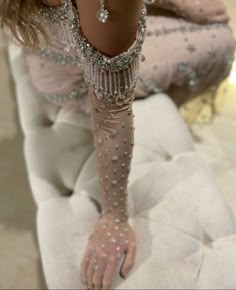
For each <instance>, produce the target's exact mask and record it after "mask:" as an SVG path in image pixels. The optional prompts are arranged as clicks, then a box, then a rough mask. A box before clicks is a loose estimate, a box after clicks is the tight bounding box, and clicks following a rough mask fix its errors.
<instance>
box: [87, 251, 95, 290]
mask: <svg viewBox="0 0 236 290" xmlns="http://www.w3.org/2000/svg"><path fill="white" fill-rule="evenodd" d="M97 261H98V259H97V257H96V255H95V253H93V254H92V256H91V258H90V261H89V265H88V270H87V281H88V282H87V285H88V288H89V289H93V274H94V271H95V269H94V267H95V266H96V265H97Z"/></svg>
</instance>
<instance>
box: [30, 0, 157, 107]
mask: <svg viewBox="0 0 236 290" xmlns="http://www.w3.org/2000/svg"><path fill="white" fill-rule="evenodd" d="M151 2H153V1H150V0H149V1H148V0H144V1H143V7H142V10H141V14H140V21H139V24H138V31H137V37H136V40H135V42H134V43H133V45H132V46H131V47H130V49H129V50H128V51H126V52H124V53H122V54H120V55H119V56H116V57H112V58H111V57H106V56H104V55H103V54H102V53H100V52H99V51H97V50H96V49H95V48H93V47H92V46H91V45H90V43H89V42H88V41H87V39H86V38H85V37H84V36H83V34H82V32H81V29H80V20H79V14H78V11H77V9H76V8H75V7H74V6H73V3H72V1H71V0H65V1H64V4H63V5H61V6H56V7H48V6H46V5H44V4H40V6H39V10H38V14H37V16H36V18H37V20H38V21H40V23H41V24H42V25H43V27H44V29H45V32H46V35H47V36H48V39H47V41H45V39H44V37H43V35H40V36H39V39H40V47H39V49H38V50H37V51H29V50H27V55H28V57H27V59H28V63H29V66H30V65H31V64H32V62H33V63H34V67H33V69H32V70H31V75H32V77H33V81H34V83H35V87H36V88H37V89H38V90H39V91H41V92H42V93H43V94H44V97H48V98H49V99H51V100H52V99H53V100H57V101H59V100H60V99H61V101H62V100H64V101H65V100H67V101H68V99H75V98H77V99H78V98H81V96H84V95H85V94H86V89H87V88H88V86H87V84H90V85H94V86H95V91H96V93H97V95H99V96H100V98H103V97H104V96H105V95H106V96H107V97H108V98H110V99H111V101H112V100H113V99H114V95H115V97H116V102H120V103H121V104H122V103H124V102H125V96H126V95H127V94H131V93H132V91H133V90H134V87H135V83H136V81H137V77H138V69H139V60H140V58H139V56H140V55H141V47H142V44H143V42H144V38H145V32H146V16H147V9H146V5H147V4H150V3H151ZM46 59H47V63H46V64H45V63H44V61H46ZM88 59H89V62H86V60H88ZM49 63H50V65H51V68H52V67H56V66H57V64H60V65H64V68H62V71H63V69H65V67H66V69H67V70H69V69H70V67H71V69H72V70H73V71H75V67H76V70H77V75H78V74H79V75H81V74H82V73H83V74H84V80H83V77H82V78H81V82H80V88H79V89H77V92H76V91H75V90H72V89H70V90H69V87H68V91H66V90H65V91H63V92H61V93H63V94H61V96H62V97H61V98H60V96H59V95H60V94H59V92H57V93H56V94H54V95H53V94H51V90H50V89H49V90H47V87H48V85H50V83H49V84H48V85H47V84H46V85H45V84H42V80H43V81H44V80H45V79H46V80H47V81H48V78H45V75H46V74H47V73H45V69H44V72H43V69H42V68H45V67H48V65H49ZM31 66H32V65H31ZM121 68H122V69H126V74H120V73H119V71H120V69H121ZM94 70H96V74H95V75H96V76H97V77H96V78H95V79H92V74H93V72H94ZM51 71H52V69H51ZM105 71H107V73H109V75H108V77H109V79H108V81H107V76H106V73H105ZM134 71H136V72H137V73H136V74H134V73H133V72H134ZM54 73H56V71H55V72H54ZM52 78H53V76H50V78H49V79H52ZM65 78H66V77H65ZM40 82H41V83H40ZM64 82H65V83H66V79H65V80H64ZM82 83H83V85H82V90H81V84H82ZM45 88H46V90H45Z"/></svg>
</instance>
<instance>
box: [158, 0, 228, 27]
mask: <svg viewBox="0 0 236 290" xmlns="http://www.w3.org/2000/svg"><path fill="white" fill-rule="evenodd" d="M153 6H155V7H159V8H163V9H166V10H170V11H172V12H175V13H176V14H177V15H180V16H182V17H184V18H186V19H187V20H190V21H193V22H196V23H199V24H207V23H228V21H229V17H228V15H227V12H226V9H225V7H224V5H223V3H222V1H221V0H198V1H192V0H190V1H189V0H187V1H186V0H156V2H155V3H154V4H153Z"/></svg>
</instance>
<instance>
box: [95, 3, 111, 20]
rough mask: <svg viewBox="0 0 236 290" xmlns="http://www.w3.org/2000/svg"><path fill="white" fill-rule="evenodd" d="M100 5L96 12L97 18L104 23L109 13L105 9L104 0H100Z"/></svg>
mask: <svg viewBox="0 0 236 290" xmlns="http://www.w3.org/2000/svg"><path fill="white" fill-rule="evenodd" d="M100 5H101V7H100V9H99V10H98V12H97V19H98V20H99V21H100V22H102V23H106V22H107V20H108V17H109V13H108V11H107V10H106V9H105V5H104V0H100Z"/></svg>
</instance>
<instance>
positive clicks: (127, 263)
mask: <svg viewBox="0 0 236 290" xmlns="http://www.w3.org/2000/svg"><path fill="white" fill-rule="evenodd" d="M135 256H136V243H135V241H131V242H130V244H129V247H128V250H127V254H126V255H125V259H124V263H123V265H122V266H121V271H120V273H121V275H122V276H123V277H124V278H126V277H127V275H128V273H129V271H130V270H131V269H132V267H133V265H134V260H135Z"/></svg>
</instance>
